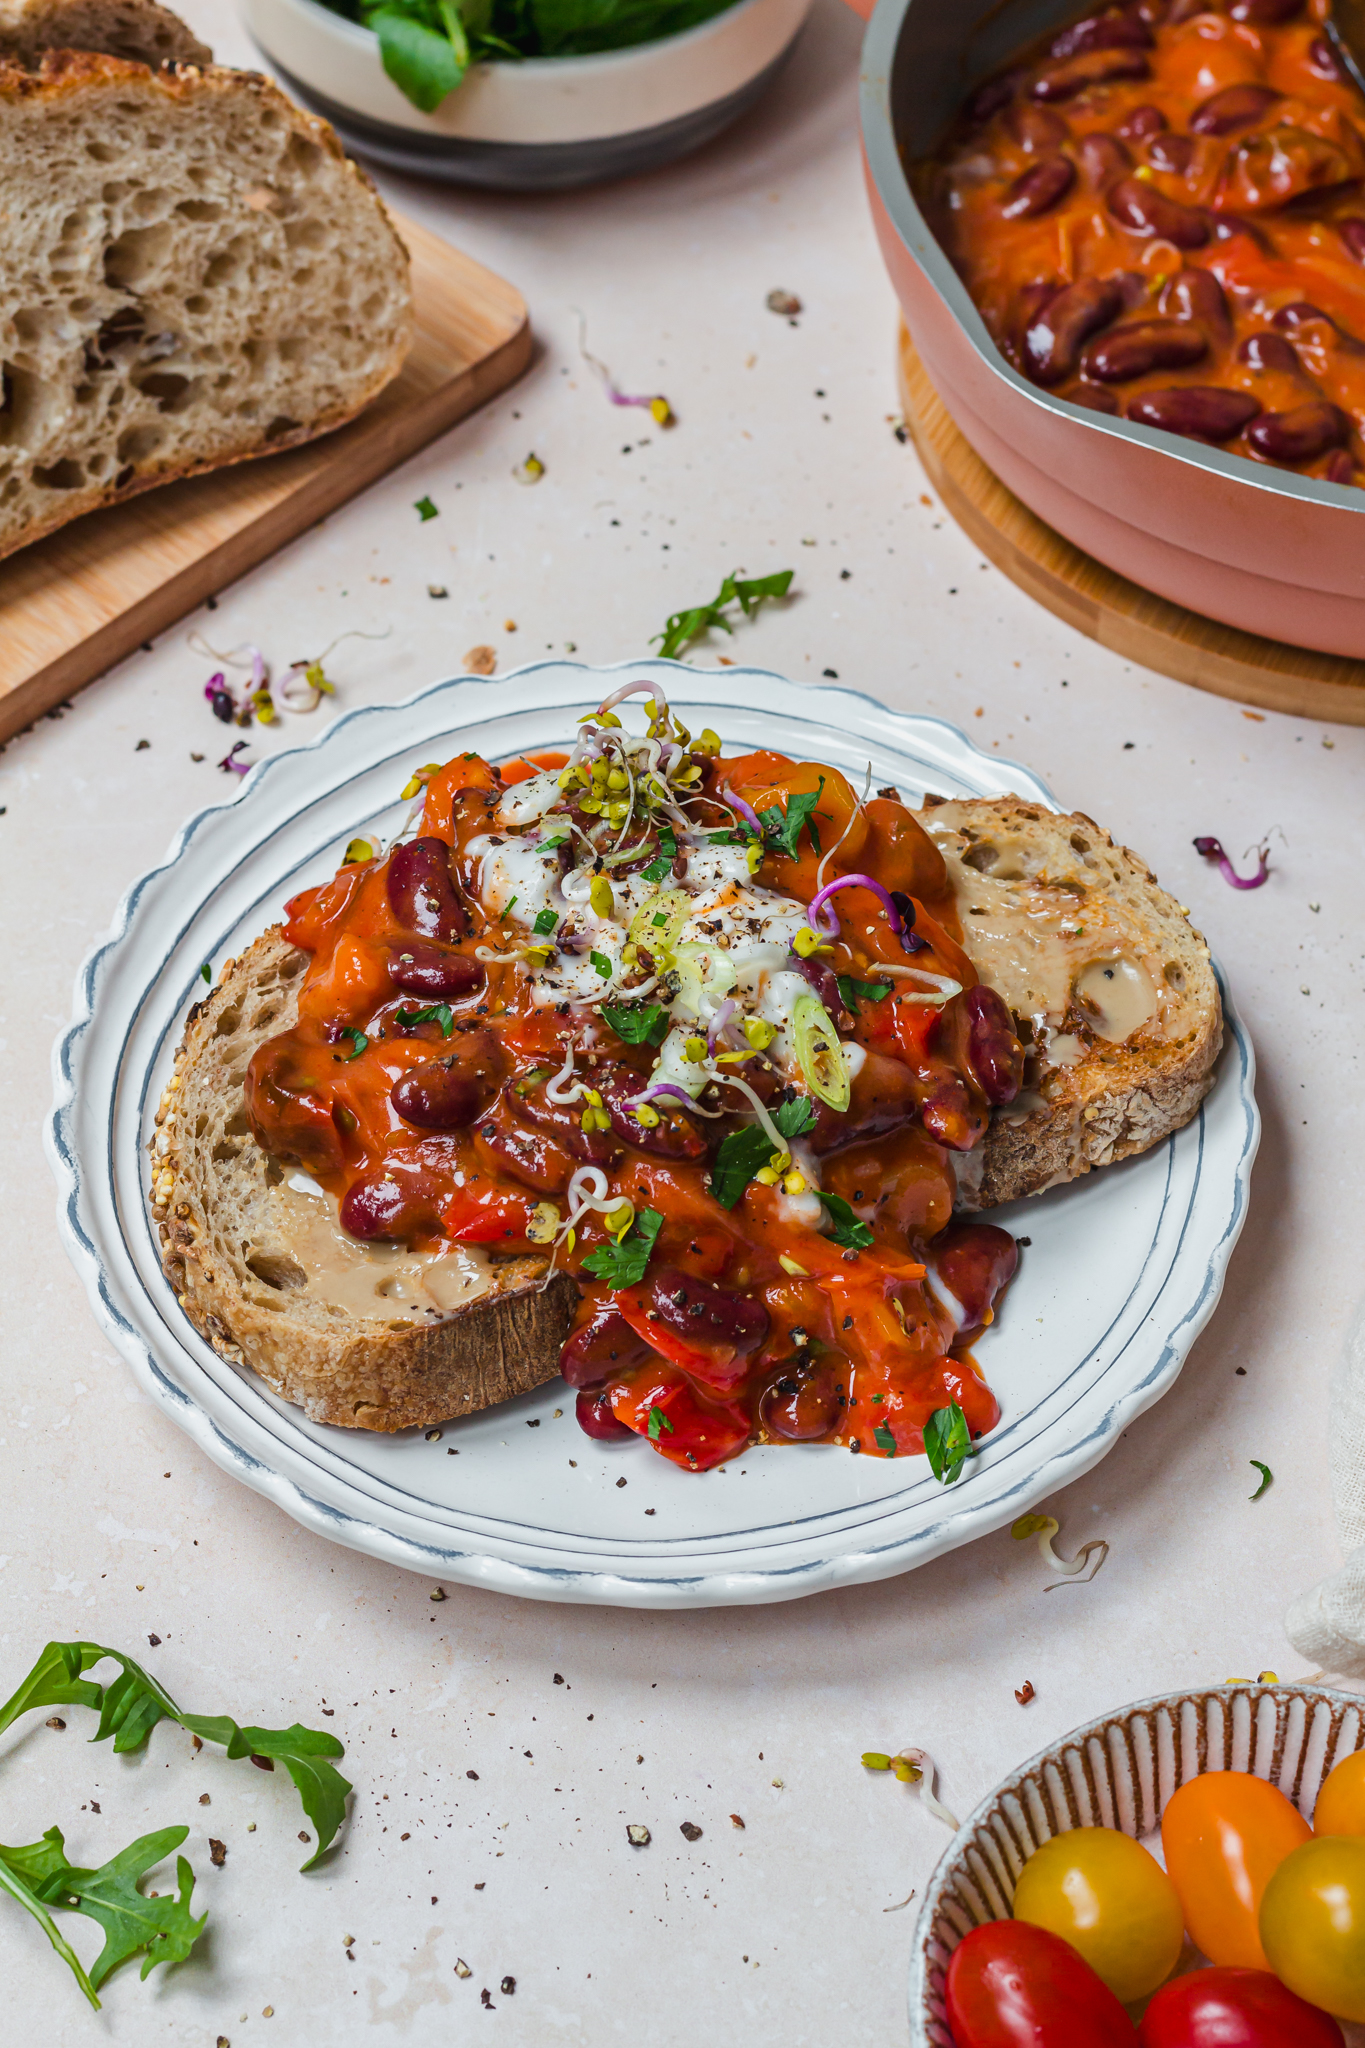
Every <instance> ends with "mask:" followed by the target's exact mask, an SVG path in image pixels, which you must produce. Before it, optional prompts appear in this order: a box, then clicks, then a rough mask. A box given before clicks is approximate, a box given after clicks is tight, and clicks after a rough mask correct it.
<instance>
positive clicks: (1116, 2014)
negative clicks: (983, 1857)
mask: <svg viewBox="0 0 1365 2048" xmlns="http://www.w3.org/2000/svg"><path fill="white" fill-rule="evenodd" d="M946 1990H947V2004H948V2024H949V2026H950V2027H951V2028H952V2033H953V2040H954V2041H955V2042H956V2044H957V2048H1134V2041H1135V2037H1134V2034H1133V2023H1132V2021H1131V2020H1130V2019H1129V2017H1128V2015H1127V2013H1126V2012H1125V2011H1124V2009H1123V2007H1122V2006H1121V2005H1120V2004H1119V2002H1118V2000H1117V1998H1115V1996H1114V1994H1113V1992H1112V1991H1111V1990H1110V1989H1109V1987H1108V1986H1107V1985H1106V1984H1102V1983H1101V1982H1100V1980H1099V1978H1098V1977H1097V1976H1096V1975H1095V1972H1094V1971H1093V1970H1092V1969H1091V1967H1090V1965H1089V1963H1086V1962H1082V1960H1081V1958H1080V1957H1079V1956H1078V1955H1077V1953H1076V1951H1075V1949H1074V1948H1072V1946H1071V1944H1070V1942H1067V1941H1063V1940H1062V1938H1061V1936H1060V1935H1057V1934H1049V1933H1048V1931H1047V1929H1046V1928H1045V1927H1033V1926H1031V1925H1030V1924H1029V1922H1028V1921H1026V1920H988V1921H987V1923H986V1925H985V1926H984V1927H974V1928H973V1929H972V1931H971V1933H970V1934H969V1935H968V1936H967V1937H966V1939H965V1940H963V1941H961V1942H959V1944H958V1946H957V1947H956V1948H955V1949H954V1950H953V1957H952V1961H951V1962H950V1963H949V1965H948V1976H947V1986H946Z"/></svg>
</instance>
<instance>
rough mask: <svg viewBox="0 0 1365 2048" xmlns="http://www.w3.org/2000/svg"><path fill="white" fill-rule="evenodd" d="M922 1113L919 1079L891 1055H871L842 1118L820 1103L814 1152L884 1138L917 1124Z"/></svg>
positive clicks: (816, 1121)
mask: <svg viewBox="0 0 1365 2048" xmlns="http://www.w3.org/2000/svg"><path fill="white" fill-rule="evenodd" d="M918 1111H919V1091H918V1090H917V1088H916V1085H915V1077H914V1075H913V1074H912V1073H911V1071H910V1069H909V1068H908V1067H907V1066H906V1065H905V1063H904V1061H903V1060H898V1059H894V1058H893V1057H892V1056H891V1055H890V1054H889V1053H884V1052H870V1053H869V1054H868V1055H867V1057H866V1059H865V1060H864V1061H863V1063H862V1066H861V1067H860V1068H859V1070H858V1075H857V1078H856V1079H855V1081H854V1082H853V1085H852V1088H851V1089H850V1090H849V1102H848V1108H847V1110H846V1111H845V1112H844V1113H843V1114H842V1115H840V1114H839V1113H838V1112H837V1111H836V1110H832V1109H830V1108H829V1107H828V1106H827V1105H826V1104H825V1103H817V1104H816V1110H815V1127H814V1129H813V1130H812V1131H811V1133H810V1147H811V1150H812V1151H813V1152H815V1153H818V1154H824V1153H826V1152H835V1151H842V1150H843V1149H844V1148H845V1146H848V1145H860V1144H862V1143H864V1142H865V1141H866V1140H867V1139H869V1138H882V1137H885V1136H886V1133H887V1132H888V1131H898V1130H900V1129H901V1128H902V1127H903V1126H904V1125H905V1124H909V1123H913V1122H914V1120H915V1117H916V1115H917V1114H918Z"/></svg>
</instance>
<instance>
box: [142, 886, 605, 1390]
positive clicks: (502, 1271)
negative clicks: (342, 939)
mask: <svg viewBox="0 0 1365 2048" xmlns="http://www.w3.org/2000/svg"><path fill="white" fill-rule="evenodd" d="M307 966H308V956H307V955H306V954H304V953H300V952H298V951H297V950H296V949H295V948H294V947H293V946H291V945H290V944H289V943H288V941H287V940H286V939H285V938H284V937H283V936H282V935H281V933H280V931H279V928H278V927H275V928H274V929H272V930H271V931H268V932H266V933H265V934H264V935H263V936H262V937H261V938H259V939H257V940H256V941H255V943H254V944H253V945H251V946H250V947H249V948H248V949H247V951H246V952H245V953H243V954H242V956H241V958H240V959H238V960H230V961H228V962H227V964H226V965H225V967H224V968H223V971H222V974H221V976H220V978H219V981H218V984H217V986H216V988H215V989H214V991H213V993H212V994H211V995H210V996H208V997H207V998H206V1000H205V1001H204V1002H202V1003H199V1004H197V1005H196V1006H195V1008H194V1009H193V1010H192V1011H191V1012H190V1016H189V1020H188V1022H187V1024H186V1028H185V1035H184V1038H183V1039H182V1041H181V1044H180V1049H179V1051H178V1052H177V1054H176V1058H175V1071H174V1074H173V1075H172V1078H171V1080H170V1082H169V1084H168V1086H167V1088H166V1090H165V1092H164V1094H163V1096H162V1100H161V1103H160V1106H159V1108H158V1111H157V1128H156V1135H155V1137H154V1138H153V1140H152V1144H151V1153H152V1190H151V1194H152V1215H153V1218H154V1220H155V1222H156V1226H157V1229H158V1232H159V1236H160V1241H161V1257H162V1264H163V1267H164V1269H165V1272H166V1276H167V1278H168V1279H169V1281H170V1283H171V1285H172V1286H173V1287H174V1289H175V1292H176V1296H177V1299H178V1300H179V1302H180V1305H181V1307H182V1308H183V1309H184V1311H185V1313H186V1315H187V1316H188V1317H189V1319H190V1321H191V1322H192V1323H193V1324H194V1326H195V1328H196V1329H197V1330H198V1331H199V1333H200V1335H201V1336H203V1337H205V1338H206V1339H207V1340H208V1342H209V1343H210V1344H211V1345H212V1346H213V1348H214V1350H215V1351H217V1352H218V1353H219V1355H220V1356H221V1357H223V1358H226V1359H228V1360H230V1361H231V1362H232V1363H233V1364H234V1365H246V1366H250V1367H251V1368H252V1370H253V1371H255V1372H257V1373H259V1374H260V1376H261V1378H262V1379H263V1380H265V1381H266V1383H267V1385H269V1386H270V1387H272V1388H273V1389H274V1391H275V1392H276V1393H277V1394H279V1395H281V1396H283V1398H284V1399H285V1400H286V1401H293V1402H296V1403H297V1404H298V1406H299V1407H301V1408H302V1409H303V1410H304V1411H305V1413H306V1414H307V1415H308V1416H309V1417H310V1418H311V1419H312V1420H313V1421H314V1422H333V1423H339V1424H341V1426H342V1427H343V1428H346V1429H374V1430H397V1429H413V1428H419V1427H422V1426H425V1425H430V1424H432V1423H436V1422H445V1421H448V1420H449V1419H451V1418H452V1417H459V1416H463V1415H472V1414H474V1413H475V1412H477V1411H478V1410H479V1409H481V1408H491V1407H494V1406H495V1405H496V1404H497V1403H498V1402H500V1401H509V1400H511V1399H512V1398H513V1397H514V1396H515V1395H517V1394H526V1393H529V1392H531V1391H532V1389H533V1388H535V1387H539V1386H543V1385H544V1384H545V1382H546V1381H547V1380H551V1379H553V1378H554V1377H555V1375H556V1374H557V1373H558V1371H559V1353H560V1348H561V1346H562V1344H563V1342H564V1339H565V1337H566V1336H567V1335H568V1330H569V1324H570V1322H571V1321H572V1319H573V1314H574V1310H575V1307H576V1305H577V1301H578V1289H577V1286H576V1284H575V1283H574V1281H573V1280H572V1279H570V1278H569V1276H568V1275H567V1274H564V1273H558V1274H556V1275H555V1276H554V1278H553V1279H552V1280H551V1281H550V1283H549V1285H548V1286H546V1285H545V1274H546V1270H547V1267H548V1260H547V1259H546V1258H545V1257H542V1256H534V1255H533V1256H515V1257H511V1258H507V1259H503V1260H495V1259H493V1258H491V1257H490V1256H489V1255H488V1254H487V1253H486V1252H485V1251H484V1249H483V1248H482V1247H477V1248H472V1247H471V1248H469V1249H468V1250H465V1249H463V1248H456V1249H455V1250H454V1251H453V1252H451V1253H448V1254H446V1255H445V1256H444V1257H443V1258H441V1259H437V1260H432V1259H430V1258H429V1259H427V1260H426V1261H425V1262H424V1261H423V1260H422V1259H421V1258H420V1257H418V1256H416V1255H414V1254H411V1253H408V1252H405V1251H403V1250H401V1249H400V1248H398V1247H389V1246H381V1245H361V1244H358V1243H357V1242H356V1241H355V1240H354V1239H352V1238H348V1237H346V1235H345V1233H344V1232H343V1231H341V1229H340V1227H339V1226H338V1224H337V1221H336V1204H335V1202H333V1201H332V1200H331V1198H330V1197H329V1196H326V1195H324V1194H323V1193H322V1191H321V1190H320V1189H318V1188H316V1186H315V1184H313V1183H312V1182H310V1181H309V1180H308V1178H307V1176H306V1175H304V1174H302V1173H299V1172H292V1171H291V1169H290V1168H289V1166H288V1165H287V1164H284V1163H282V1162H281V1161H279V1160H277V1159H274V1158H272V1157H271V1156H270V1155H269V1154H267V1153H265V1152H263V1151H262V1150H261V1148H260V1146H259V1145H258V1144H257V1143H256V1140H255V1138H254V1137H253V1135H252V1132H251V1128H250V1125H249V1123H248V1121H247V1115H246V1105H245V1101H244V1097H243V1092H242V1084H243V1080H244V1077H245V1075H246V1069H247V1064H248V1062H249V1060H250V1058H251V1055H252V1053H253V1052H254V1051H255V1050H256V1047H257V1046H258V1045H260V1044H261V1043H262V1042H263V1041H264V1040H265V1039H267V1038H271V1037H273V1036H274V1035H275V1034H276V1033H277V1032H279V1031H284V1030H287V1029H288V1028H289V1027H290V1026H291V1025H292V1024H293V1023H294V1021H295V1019H296V1017H297V1015H298V994H299V988H300V985H301V983H302V980H303V975H304V972H305V970H306V968H307Z"/></svg>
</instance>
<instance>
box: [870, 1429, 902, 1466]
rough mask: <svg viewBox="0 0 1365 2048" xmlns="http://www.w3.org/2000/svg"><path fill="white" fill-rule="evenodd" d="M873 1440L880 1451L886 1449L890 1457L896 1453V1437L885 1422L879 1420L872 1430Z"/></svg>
mask: <svg viewBox="0 0 1365 2048" xmlns="http://www.w3.org/2000/svg"><path fill="white" fill-rule="evenodd" d="M872 1440H873V1442H874V1443H875V1444H876V1446H877V1449H878V1450H879V1451H885V1452H886V1455H887V1457H888V1458H894V1457H895V1455H896V1439H895V1437H894V1436H893V1435H892V1433H891V1431H890V1430H889V1429H888V1428H887V1426H886V1424H885V1423H884V1422H879V1423H878V1424H877V1427H876V1428H875V1429H874V1430H873V1432H872Z"/></svg>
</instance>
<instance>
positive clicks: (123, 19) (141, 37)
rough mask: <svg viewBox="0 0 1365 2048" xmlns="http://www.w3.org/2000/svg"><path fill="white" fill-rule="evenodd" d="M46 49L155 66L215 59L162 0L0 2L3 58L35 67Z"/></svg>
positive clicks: (210, 61) (0, 51)
mask: <svg viewBox="0 0 1365 2048" xmlns="http://www.w3.org/2000/svg"><path fill="white" fill-rule="evenodd" d="M47 50H101V51H103V52H104V54H105V55H106V56H108V57H124V58H127V59H128V61H129V62H130V63H134V64H150V65H151V66H152V67H153V69H155V68H156V67H157V66H158V65H161V64H211V63H212V62H213V52H212V50H211V49H210V48H209V46H208V44H207V43H201V42H200V40H199V38H198V36H197V35H195V34H194V32H193V30H192V29H189V28H187V27H186V25H185V23H184V22H183V21H181V19H180V17H179V15H177V14H172V13H171V10H170V8H169V7H162V6H160V5H158V0H0V57H7V58H9V59H10V60H11V62H13V63H16V64H25V65H36V64H40V63H41V62H42V59H43V55H44V52H45V51H47Z"/></svg>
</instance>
